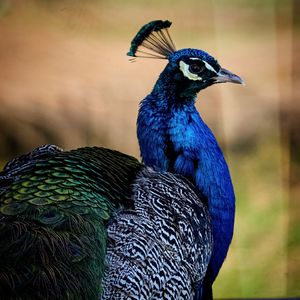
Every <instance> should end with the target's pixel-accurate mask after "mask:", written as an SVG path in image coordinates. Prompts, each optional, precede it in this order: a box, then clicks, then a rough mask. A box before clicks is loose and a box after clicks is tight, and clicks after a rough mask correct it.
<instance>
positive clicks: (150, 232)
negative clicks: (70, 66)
mask: <svg viewBox="0 0 300 300" xmlns="http://www.w3.org/2000/svg"><path fill="white" fill-rule="evenodd" d="M170 25H171V23H170V22H169V21H153V22H150V23H148V24H146V25H145V26H143V27H142V29H141V30H140V31H139V32H138V34H137V35H136V37H135V38H134V39H133V41H132V43H131V48H130V51H129V53H128V55H130V56H133V57H134V58H135V57H138V56H145V57H154V58H167V59H168V60H169V63H168V65H167V67H166V68H165V70H164V71H163V72H162V74H161V75H160V77H159V79H158V81H157V83H156V84H155V86H154V89H153V91H152V92H151V94H150V95H149V96H147V97H146V98H145V99H144V100H143V101H142V102H141V106H140V110H139V116H138V121H137V128H138V129H137V133H138V139H139V144H140V149H141V156H142V160H143V163H140V162H139V161H138V160H136V159H135V158H133V157H130V156H128V155H126V154H123V153H120V152H118V151H115V150H110V149H106V148H101V147H85V148H79V149H76V150H70V151H63V150H62V149H60V148H59V147H57V146H55V145H45V146H41V147H38V148H36V149H35V150H33V151H32V152H30V153H27V154H25V155H22V156H20V157H18V158H15V159H13V160H11V161H10V162H8V163H7V164H6V166H5V167H4V169H3V171H2V172H1V173H0V241H1V247H0V258H1V259H0V296H1V297H0V298H1V299H193V298H195V299H196V298H202V299H205V298H208V297H211V296H212V295H211V286H212V283H213V281H214V279H215V277H216V276H217V274H218V271H219V269H220V267H221V265H222V262H223V260H224V259H225V256H226V253H227V250H228V247H229V244H230V240H231V236H232V231H233V218H234V193H233V188H232V184H231V180H230V175H229V171H228V168H227V165H226V162H225V160H224V158H223V155H222V152H221V150H220V148H219V147H218V145H217V142H216V140H215V138H214V137H213V135H212V133H211V132H210V130H209V129H208V127H207V126H206V125H205V124H204V122H203V121H202V119H201V118H200V116H199V114H198V113H197V111H196V110H195V107H194V101H195V95H196V93H197V92H199V91H200V90H201V89H203V88H205V87H207V86H209V85H211V84H213V83H216V82H226V81H231V82H237V83H242V81H241V79H240V78H239V77H238V76H236V75H233V74H232V73H230V72H229V71H226V70H224V69H221V68H220V66H219V65H218V63H217V62H216V61H215V60H214V59H213V58H212V57H211V56H209V55H208V54H207V53H205V52H204V51H200V50H196V49H183V50H179V51H176V50H175V47H174V44H173V42H172V40H171V38H170V36H169V33H168V30H167V28H169V27H170ZM142 46H144V47H146V48H148V49H150V50H151V51H152V52H150V54H149V52H145V51H143V50H142V49H141V48H142ZM138 53H141V55H139V54H138ZM147 53H148V54H147Z"/></svg>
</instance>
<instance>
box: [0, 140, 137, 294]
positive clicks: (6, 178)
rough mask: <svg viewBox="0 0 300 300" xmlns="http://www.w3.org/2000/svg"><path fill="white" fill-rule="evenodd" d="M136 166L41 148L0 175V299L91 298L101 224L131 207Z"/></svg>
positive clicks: (86, 152)
mask: <svg viewBox="0 0 300 300" xmlns="http://www.w3.org/2000/svg"><path fill="white" fill-rule="evenodd" d="M139 169H140V164H139V163H138V161H137V160H135V159H134V158H132V157H129V156H126V155H124V154H121V153H119V152H117V151H112V150H108V149H104V148H81V149H77V150H72V151H68V152H63V151H61V150H60V149H59V148H57V147H55V146H52V145H47V146H44V147H41V148H38V149H36V150H34V151H33V152H32V153H29V154H27V155H25V156H22V157H19V158H17V159H15V160H13V161H11V162H10V163H8V164H7V165H6V167H5V168H4V170H3V171H2V172H1V173H0V240H1V247H0V257H1V260H0V295H6V298H5V299H98V297H99V295H100V293H101V289H102V288H101V278H102V276H103V273H104V256H105V250H106V239H107V237H106V229H105V228H106V223H107V220H108V219H109V218H110V216H111V215H112V213H113V212H114V211H115V210H116V209H117V208H118V207H119V206H121V205H122V206H125V207H131V206H132V205H133V204H132V203H131V200H130V199H131V198H130V196H131V195H130V183H131V182H132V181H133V180H134V178H135V177H136V173H137V172H138V170H139Z"/></svg>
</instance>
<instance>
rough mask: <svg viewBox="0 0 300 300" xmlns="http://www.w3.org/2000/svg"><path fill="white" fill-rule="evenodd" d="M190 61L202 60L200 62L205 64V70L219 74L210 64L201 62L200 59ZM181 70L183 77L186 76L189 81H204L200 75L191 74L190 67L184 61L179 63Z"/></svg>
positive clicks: (193, 58) (192, 58) (195, 58)
mask: <svg viewBox="0 0 300 300" xmlns="http://www.w3.org/2000/svg"><path fill="white" fill-rule="evenodd" d="M190 59H191V60H200V61H202V62H203V63H204V65H205V68H206V69H207V70H209V71H211V72H214V73H216V74H218V72H217V71H216V70H215V69H214V68H213V67H212V66H211V65H210V64H209V63H207V62H206V61H204V60H201V59H200V58H197V57H191V58H190ZM179 68H180V70H181V72H182V73H183V75H184V76H185V77H187V78H188V79H190V80H202V77H200V76H199V75H197V74H194V73H191V72H190V71H189V65H188V64H186V63H185V62H184V61H182V60H181V61H180V62H179Z"/></svg>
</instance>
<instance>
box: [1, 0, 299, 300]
mask: <svg viewBox="0 0 300 300" xmlns="http://www.w3.org/2000/svg"><path fill="white" fill-rule="evenodd" d="M299 13H300V1H298V0H294V1H292V0H290V1H289V0H286V1H285V0H280V1H276V0H232V1H224V0H223V1H222V0H220V1H217V0H207V1H199V0H188V1H179V0H172V1H171V0H169V1H159V0H153V1H138V0H129V1H121V0H118V1H100V0H97V1H96V0H86V1H78V0H77V1H76V0H52V1H51V0H48V1H47V0H36V1H34V0H26V1H24V0H19V1H17V0H0V164H1V165H2V166H3V164H4V162H5V161H6V160H7V159H9V158H12V157H13V156H15V155H17V154H21V153H23V152H26V151H29V150H31V149H32V148H34V147H36V146H38V145H41V144H45V143H55V144H57V145H59V146H60V147H63V148H65V149H69V148H75V147H80V146H85V145H99V146H100V145H101V146H105V147H109V148H114V149H117V150H120V151H123V152H126V153H128V154H131V155H134V156H136V157H139V150H138V144H137V140H136V130H135V122H136V115H137V109H138V103H139V101H140V100H141V99H142V98H143V97H145V96H146V95H147V94H148V93H149V92H150V90H151V88H152V86H153V84H154V82H155V80H156V79H157V77H158V75H159V73H160V72H161V70H162V69H163V68H164V66H165V65H166V61H157V60H142V59H140V60H138V61H137V62H135V63H130V62H129V61H128V57H126V55H125V54H126V52H127V51H128V48H129V44H130V41H131V39H132V37H133V36H134V35H135V33H136V32H137V30H138V29H139V28H140V27H141V26H142V25H143V24H144V23H147V22H149V21H151V20H154V19H169V20H171V21H173V25H172V28H171V30H170V32H171V35H172V37H173V40H174V42H175V44H176V45H177V48H178V49H180V48H184V47H195V48H201V49H204V50H206V51H208V52H209V53H211V54H212V55H213V56H215V57H216V58H218V60H219V62H220V63H221V65H222V66H223V67H225V68H228V69H229V70H231V71H233V72H235V73H236V74H238V75H240V76H241V77H242V78H243V79H244V80H245V82H246V86H245V87H241V86H237V85H230V84H227V85H219V86H214V87H212V88H209V89H207V90H205V91H203V92H201V93H200V94H199V97H198V98H199V100H198V102H197V105H198V109H199V111H200V112H201V114H202V116H203V117H204V119H205V120H206V121H207V123H208V124H209V126H210V127H211V128H212V129H213V131H214V133H215V135H216V136H217V138H218V140H219V141H220V143H221V145H222V148H223V149H224V151H225V154H226V157H227V160H228V163H229V165H230V169H231V173H232V177H233V182H234V186H235V190H236V196H237V216H236V227H235V236H234V240H233V243H232V246H231V249H230V253H229V255H228V258H227V260H226V263H225V265H224V267H223V269H222V271H221V273H220V276H219V277H218V279H217V281H216V284H215V296H216V297H288V296H289V297H292V296H300V236H299V235H300V228H299V225H300V212H299V209H300V204H299V200H300V199H299V198H300V197H299V196H298V195H299V192H300V184H299V176H300V167H299V165H300V130H299V129H300V128H299V124H300V102H299V98H300V97H299V93H300V92H299V91H300V89H299V88H297V86H299V79H300V76H299V63H298V60H299V58H300V57H299V56H300V51H299V50H300V49H299V48H300V41H299V39H297V37H298V36H299V31H300V30H299V29H300V25H299Z"/></svg>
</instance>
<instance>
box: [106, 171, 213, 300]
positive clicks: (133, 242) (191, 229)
mask: <svg viewBox="0 0 300 300" xmlns="http://www.w3.org/2000/svg"><path fill="white" fill-rule="evenodd" d="M133 201H134V209H125V210H121V211H118V212H117V213H116V215H115V216H114V218H113V220H112V221H111V222H110V225H109V226H108V241H109V242H108V248H107V254H106V264H107V269H106V273H105V277H104V281H103V286H104V294H103V297H102V299H107V300H108V299H153V300H155V299H157V300H159V299H170V300H171V299H193V297H194V295H195V291H196V287H197V286H199V285H201V284H202V281H203V278H204V275H205V273H206V269H207V266H208V263H209V259H210V256H211V252H212V244H213V243H212V233H211V224H210V217H209V214H208V211H207V208H206V207H205V205H204V204H203V203H202V202H201V197H199V195H198V194H197V191H196V190H195V187H194V186H193V185H191V184H190V183H189V182H188V181H187V180H186V179H185V178H183V177H181V176H179V175H174V174H171V173H158V172H154V171H153V170H151V169H147V168H144V169H143V170H142V171H141V172H140V173H139V174H138V177H137V179H136V180H135V182H134V185H133Z"/></svg>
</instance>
